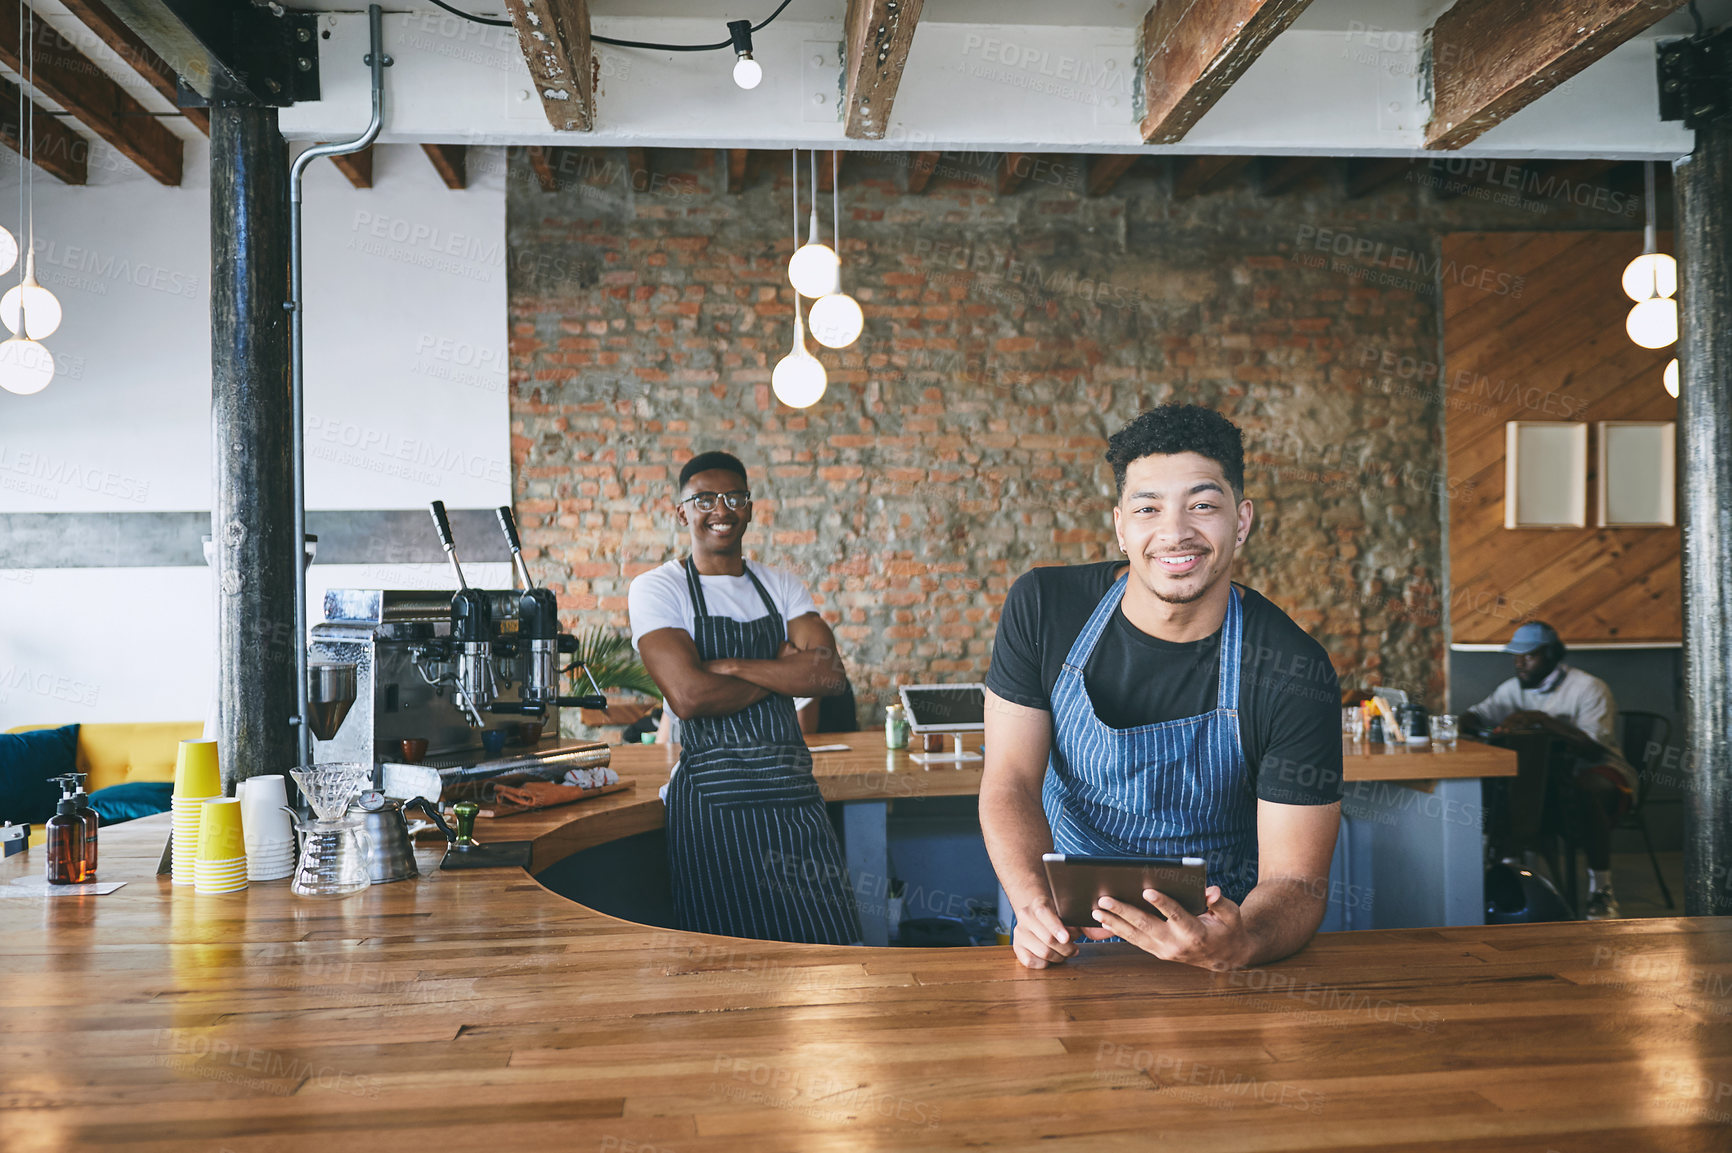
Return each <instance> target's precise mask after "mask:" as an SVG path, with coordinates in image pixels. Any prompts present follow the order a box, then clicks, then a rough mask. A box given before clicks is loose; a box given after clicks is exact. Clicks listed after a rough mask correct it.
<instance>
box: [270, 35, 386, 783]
mask: <svg viewBox="0 0 1732 1153" xmlns="http://www.w3.org/2000/svg"><path fill="white" fill-rule="evenodd" d="M367 36H368V40H367V44H368V47H367V55H366V57H365V58H364V59H365V62H366V64H367V66H368V67H369V68H370V69H371V70H372V89H373V116H372V119H371V120H369V121H368V122H367V128H366V131H364V132H362V133H361V135H359V136H357V137H355V139H353V140H349V141H344V142H341V143H336V144H316V145H314V146H313V147H311V148H309V149H307V150H306V151H304V152H302V153H301V154H300V155H299V156H297V157H295V162H294V164H293V165H292V166H291V167H290V169H289V302H288V310H289V397H290V407H291V409H292V410H293V411H292V416H291V419H292V422H293V428H294V438H293V440H294V445H293V455H294V514H295V545H296V554H297V555H296V558H295V559H296V562H297V563H296V564H295V715H294V716H293V717H292V718H291V721H292V723H293V724H294V726H295V733H296V736H295V746H296V749H297V751H298V755H297V760H298V762H299V763H300V765H301V766H302V767H306V766H307V765H310V764H312V761H313V729H312V717H311V715H310V713H309V711H308V708H307V568H306V565H305V564H304V563H300V562H301V556H300V550H301V549H302V548H303V547H304V542H305V541H306V537H307V460H306V418H305V416H304V414H303V410H304V407H305V400H306V392H305V388H304V387H303V384H304V381H303V376H304V369H305V365H306V356H305V351H304V349H303V341H304V339H305V331H304V329H305V316H306V300H305V297H304V296H303V294H302V285H301V271H302V264H303V261H302V258H301V183H302V179H303V177H304V176H305V174H306V171H307V166H308V165H310V164H312V162H313V161H315V160H319V159H322V158H324V157H326V156H345V155H347V154H349V153H351V152H359V151H361V150H362V149H363V148H366V147H367V146H368V145H370V144H372V143H373V141H374V140H375V139H377V138H378V136H379V129H380V128H381V127H382V126H383V125H384V123H385V69H386V67H387V66H389V65H390V63H391V59H390V57H388V56H386V55H385V53H384V46H385V34H384V10H383V9H382V8H381V7H380V6H379V5H377V4H370V5H368V6H367Z"/></svg>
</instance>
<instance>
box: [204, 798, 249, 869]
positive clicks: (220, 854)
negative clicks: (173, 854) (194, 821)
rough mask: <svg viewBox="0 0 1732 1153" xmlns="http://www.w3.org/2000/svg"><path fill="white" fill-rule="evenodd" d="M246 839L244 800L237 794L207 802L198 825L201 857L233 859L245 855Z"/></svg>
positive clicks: (205, 858)
mask: <svg viewBox="0 0 1732 1153" xmlns="http://www.w3.org/2000/svg"><path fill="white" fill-rule="evenodd" d="M246 855H247V844H246V840H245V839H244V838H243V836H242V834H241V803H240V802H239V801H237V800H235V799H234V798H233V797H215V798H212V799H211V800H208V801H206V802H205V803H204V815H203V817H202V818H201V819H200V820H199V825H198V859H199V860H201V861H223V862H228V861H233V860H234V859H236V858H237V857H239V858H242V859H245V857H246Z"/></svg>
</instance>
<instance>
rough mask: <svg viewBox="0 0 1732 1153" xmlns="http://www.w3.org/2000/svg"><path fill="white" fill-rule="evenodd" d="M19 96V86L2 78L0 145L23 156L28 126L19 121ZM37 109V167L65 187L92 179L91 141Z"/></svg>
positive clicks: (0, 79)
mask: <svg viewBox="0 0 1732 1153" xmlns="http://www.w3.org/2000/svg"><path fill="white" fill-rule="evenodd" d="M18 96H19V93H18V86H17V85H16V84H14V83H12V82H11V81H10V80H7V79H5V78H4V77H0V144H4V145H5V146H6V147H8V148H10V149H11V150H12V151H14V152H16V153H17V154H18V155H20V156H23V155H24V152H25V148H24V126H23V125H22V124H20V123H19V122H18ZM34 107H35V109H36V115H35V117H34V118H33V119H34V121H35V124H36V140H35V147H34V148H33V149H31V150H30V151H31V153H32V154H33V155H34V156H35V158H36V167H38V168H40V169H42V171H44V172H46V173H48V174H49V175H50V176H53V177H55V178H57V179H59V180H60V181H61V182H63V183H65V184H83V183H84V182H85V181H86V180H87V179H89V161H90V141H88V140H86V139H85V138H84V137H82V136H80V135H78V133H76V132H74V131H72V129H70V128H68V127H67V126H66V125H65V123H64V122H62V121H61V119H60V118H59V117H58V116H56V115H54V114H53V113H52V112H50V111H48V110H47V109H46V108H43V107H42V106H41V105H40V104H36V105H34ZM28 108H29V106H26V111H28ZM20 167H22V165H20Z"/></svg>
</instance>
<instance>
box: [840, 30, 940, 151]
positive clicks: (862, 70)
mask: <svg viewBox="0 0 1732 1153" xmlns="http://www.w3.org/2000/svg"><path fill="white" fill-rule="evenodd" d="M923 3H924V0H848V12H847V15H846V16H845V17H844V18H843V24H842V27H843V33H844V36H845V38H846V40H847V51H848V59H847V61H846V65H845V67H846V72H847V84H846V86H845V87H844V90H843V96H842V100H843V106H844V117H843V125H842V134H843V135H844V136H846V137H848V138H849V139H850V140H882V139H884V133H885V131H886V130H887V129H888V128H889V127H890V110H891V108H892V107H893V106H894V105H895V103H896V89H897V88H898V87H900V86H901V84H902V69H903V67H904V66H905V65H906V64H907V63H908V49H909V48H910V47H912V46H913V44H914V28H915V25H917V24H919V23H920V9H921V5H922V4H923Z"/></svg>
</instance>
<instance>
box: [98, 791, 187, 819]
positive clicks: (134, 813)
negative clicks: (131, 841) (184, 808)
mask: <svg viewBox="0 0 1732 1153" xmlns="http://www.w3.org/2000/svg"><path fill="white" fill-rule="evenodd" d="M173 796H174V782H173V781H128V782H126V784H124V785H110V786H108V787H107V788H106V789H97V790H96V791H95V792H94V793H91V794H90V804H91V806H92V807H93V808H94V809H95V810H96V815H97V816H99V817H101V818H102V823H103V824H105V825H112V824H114V823H115V822H116V821H131V820H135V819H137V818H139V817H148V816H152V815H153V814H156V813H166V812H168V810H169V808H170V807H171V806H172V805H173V801H172V799H171V798H173Z"/></svg>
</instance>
